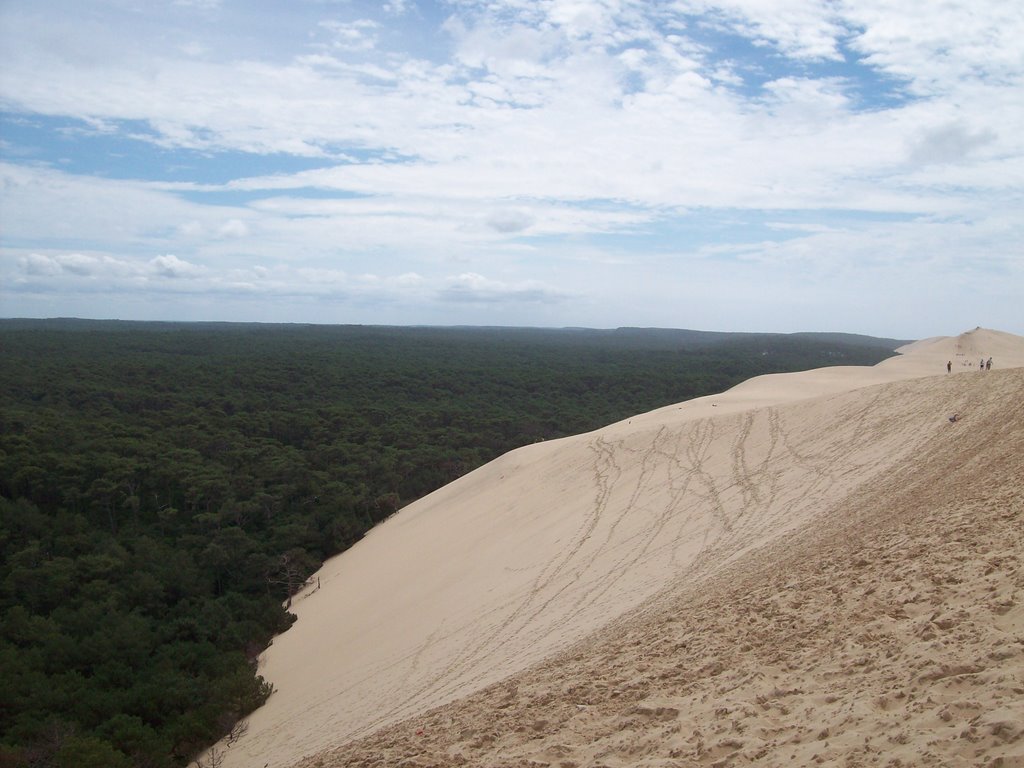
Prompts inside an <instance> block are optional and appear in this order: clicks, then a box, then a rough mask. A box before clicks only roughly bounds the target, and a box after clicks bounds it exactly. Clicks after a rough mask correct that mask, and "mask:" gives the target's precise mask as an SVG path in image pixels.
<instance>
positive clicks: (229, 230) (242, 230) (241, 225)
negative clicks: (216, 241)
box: [217, 219, 249, 237]
mask: <svg viewBox="0 0 1024 768" xmlns="http://www.w3.org/2000/svg"><path fill="white" fill-rule="evenodd" d="M217 234H218V235H220V236H221V237H245V236H247V235H248V234H249V227H248V225H247V224H246V223H245V222H244V221H242V220H241V219H228V220H227V221H226V222H224V223H223V224H222V225H221V226H220V228H219V229H218V230H217Z"/></svg>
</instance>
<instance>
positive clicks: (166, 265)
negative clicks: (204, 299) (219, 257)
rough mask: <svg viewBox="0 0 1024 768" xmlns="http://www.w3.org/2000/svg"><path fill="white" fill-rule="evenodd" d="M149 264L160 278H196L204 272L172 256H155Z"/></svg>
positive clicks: (200, 268)
mask: <svg viewBox="0 0 1024 768" xmlns="http://www.w3.org/2000/svg"><path fill="white" fill-rule="evenodd" d="M149 263H150V265H151V266H152V267H153V269H154V271H155V272H156V274H158V275H160V276H161V277H169V278H179V277H198V276H199V275H202V274H204V273H205V272H206V270H205V269H203V268H202V267H199V266H196V265H195V264H190V263H189V262H187V261H183V260H182V259H179V258H178V257H177V256H175V255H173V254H167V255H166V256H155V257H154V258H153V259H151V260H150V262H149Z"/></svg>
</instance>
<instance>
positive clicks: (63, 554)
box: [0, 321, 895, 768]
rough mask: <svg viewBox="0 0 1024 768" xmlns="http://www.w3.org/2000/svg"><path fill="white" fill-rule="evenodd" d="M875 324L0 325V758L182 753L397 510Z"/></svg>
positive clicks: (168, 762)
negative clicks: (324, 583) (762, 330)
mask: <svg viewBox="0 0 1024 768" xmlns="http://www.w3.org/2000/svg"><path fill="white" fill-rule="evenodd" d="M877 344H878V340H873V339H862V338H853V337H826V338H814V337H805V338H798V337H792V336H764V335H750V334H745V335H735V334H706V333H696V332H689V331H653V330H643V329H621V330H619V331H575V330H573V331H569V330H565V331H539V330H526V329H473V328H462V329H455V328H448V329H431V328H404V329H400V328H367V327H327V326H256V325H217V324H163V323H145V324H140V323H98V322H84V321H83V322H76V321H0V354H2V358H0V617H2V622H0V680H2V681H3V683H2V685H0V767H2V766H8V765H25V766H64V765H68V766H72V765H73V766H92V765H97V766H100V765H102V766H115V767H116V766H139V767H140V768H141V767H145V768H161V767H163V766H168V767H169V766H174V765H180V764H182V763H184V762H185V761H186V760H187V759H188V758H189V757H191V756H192V755H194V754H195V753H196V752H197V751H198V750H199V749H201V748H203V747H205V746H206V745H208V744H210V743H212V742H213V741H214V740H216V739H218V738H220V737H221V736H223V735H225V734H226V733H227V732H228V731H229V730H230V729H231V728H232V727H233V725H234V724H235V722H236V721H237V720H238V719H239V718H241V717H244V716H245V715H246V714H247V713H248V712H250V711H252V710H253V709H254V708H256V707H258V706H259V705H260V704H261V703H262V702H263V701H265V700H266V698H267V696H269V695H270V693H271V689H270V686H269V685H268V684H267V683H266V682H265V681H264V680H263V679H262V678H260V677H258V676H256V674H255V670H254V666H253V662H254V660H255V658H256V655H257V654H258V653H259V652H260V650H261V649H263V648H264V647H265V646H266V644H267V642H268V641H269V640H270V638H271V637H272V636H273V635H274V634H275V633H278V632H281V631H284V630H285V629H287V627H288V626H289V625H290V623H291V621H292V619H293V617H292V616H291V615H290V614H288V613H287V611H286V608H285V607H284V605H285V601H287V599H288V598H289V597H290V596H291V595H292V594H294V593H295V592H296V591H297V590H299V589H301V588H302V586H303V584H304V583H305V580H306V579H307V578H308V576H309V575H310V574H311V573H312V572H313V571H314V570H315V569H316V568H317V567H318V566H319V564H320V563H321V562H322V561H323V560H324V559H325V558H327V557H328V556H330V555H332V554H335V553H337V552H338V551H340V550H343V549H345V548H346V547H348V546H350V545H351V544H353V543H354V542H355V541H357V540H358V539H359V538H360V537H361V536H362V535H363V534H364V533H365V532H366V530H367V529H368V528H370V527H371V526H372V525H374V524H375V523H377V522H379V521H380V520H383V519H384V518H386V517H387V516H388V515H390V514H392V513H393V512H395V511H396V510H397V509H399V508H400V507H401V506H402V505H403V504H406V503H408V502H410V501H412V500H414V499H416V498H418V497H420V496H423V495H424V494H426V493H429V492H430V491H432V490H434V489H435V488H438V487H440V486H441V485H443V484H445V483H447V482H449V481H451V480H454V479H455V478H456V477H458V476H460V475H461V474H464V473H465V472H468V471H470V470H472V469H474V468H475V467H477V466H479V465H481V464H483V463H484V462H486V461H488V460H490V459H492V458H494V457H496V456H498V455H499V454H501V453H503V452H505V451H507V450H510V449H512V448H514V447H517V446H519V445H523V444H526V443H530V442H534V441H536V440H540V439H547V438H553V437H560V436H563V435H566V434H572V433H577V432H582V431H587V430H591V429H595V428H597V427H600V426H602V425H604V424H607V423H611V422H614V421H617V420H619V419H622V418H626V417H628V416H630V415H633V414H636V413H640V412H644V411H647V410H650V409H652V408H655V407H659V406H662V405H666V404H669V403H672V402H677V401H680V400H684V399H687V398H691V397H694V396H698V395H703V394H710V393H714V392H719V391H722V390H724V389H726V388H728V387H729V386H731V385H733V384H736V383H737V382H739V381H741V380H743V379H746V378H749V377H750V376H754V375H757V374H760V373H767V372H772V371H784V370H798V369H803V368H811V367H819V366H821V365H827V364H836V363H842V364H872V363H875V362H877V361H878V360H880V359H882V358H884V357H886V356H888V353H887V352H886V351H884V349H882V348H881V347H879V346H877ZM893 346H895V344H894V345H893Z"/></svg>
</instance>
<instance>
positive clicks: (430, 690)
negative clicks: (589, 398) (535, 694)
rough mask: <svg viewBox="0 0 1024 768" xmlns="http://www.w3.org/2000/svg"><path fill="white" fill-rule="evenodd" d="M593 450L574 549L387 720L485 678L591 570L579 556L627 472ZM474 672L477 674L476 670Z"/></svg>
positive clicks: (598, 443) (602, 449) (606, 448)
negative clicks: (589, 499)
mask: <svg viewBox="0 0 1024 768" xmlns="http://www.w3.org/2000/svg"><path fill="white" fill-rule="evenodd" d="M589 448H590V450H591V452H592V454H593V463H592V468H593V473H594V486H595V496H594V503H593V505H592V506H591V508H590V510H589V512H588V513H587V514H586V515H585V517H584V518H583V520H582V522H581V524H580V526H579V528H578V529H577V531H576V533H575V534H574V536H573V538H572V542H571V545H570V546H569V547H568V548H567V549H566V550H564V551H563V552H562V553H560V554H559V555H558V556H557V557H554V558H552V559H551V560H549V561H548V562H547V564H545V565H544V566H543V567H542V569H541V571H540V573H539V574H538V575H537V577H536V579H534V581H533V584H532V585H531V586H530V588H529V591H528V592H527V594H526V595H525V596H524V597H521V598H519V599H516V600H513V601H510V602H507V603H504V604H503V605H501V606H498V607H496V608H495V609H493V610H492V611H491V613H502V612H504V611H506V610H508V609H509V608H511V610H510V611H509V612H508V613H507V614H506V615H505V616H504V618H502V619H501V620H500V621H498V622H497V623H496V624H495V625H493V626H492V627H490V628H489V629H487V630H486V631H484V632H481V633H479V635H478V637H477V639H476V640H475V641H474V642H472V643H471V644H470V645H468V646H467V647H465V648H464V649H463V650H462V651H461V652H459V653H458V654H457V655H456V656H454V657H453V658H452V659H451V661H450V662H449V663H448V664H446V665H444V666H443V668H441V669H440V670H439V671H438V672H437V673H435V674H434V675H432V676H431V677H430V678H428V679H426V680H424V681H423V682H422V683H420V684H419V685H418V686H417V687H416V690H415V691H413V692H411V693H410V694H407V696H406V701H405V702H403V704H402V705H399V706H396V707H395V708H394V709H393V710H392V711H391V712H389V713H387V714H385V715H384V716H383V717H384V719H387V718H389V717H390V716H391V715H392V714H394V713H395V712H398V711H400V710H401V709H404V708H406V706H407V705H408V703H409V702H410V701H416V700H418V699H420V698H423V697H436V696H437V695H438V694H440V693H441V692H443V691H444V690H445V689H446V688H452V689H458V688H461V687H464V686H466V685H467V684H468V685H471V684H473V683H474V682H476V681H478V680H480V679H482V678H484V677H485V676H486V674H487V668H483V669H482V670H480V666H481V662H483V660H484V659H486V658H487V656H488V655H489V654H490V653H492V652H493V651H494V649H495V648H497V647H499V645H500V646H505V645H509V644H511V643H514V642H515V641H516V639H517V638H518V637H519V635H520V634H521V633H522V632H523V631H524V630H525V629H526V628H528V627H529V626H530V624H531V622H533V621H534V619H536V617H537V616H539V615H540V614H541V613H543V611H544V610H545V609H546V608H547V607H548V606H549V605H550V603H551V602H553V601H554V600H555V599H557V598H558V597H559V596H560V595H561V594H562V593H563V592H564V591H565V590H566V589H568V588H569V586H571V584H572V583H574V582H575V581H576V580H577V579H578V577H579V574H580V573H581V572H582V571H583V570H585V567H586V563H585V562H583V561H580V559H579V557H578V555H579V553H580V552H581V551H582V550H583V548H584V547H585V546H586V545H587V542H589V541H590V540H591V538H592V536H593V534H594V532H595V530H597V528H598V525H599V523H600V521H601V519H602V517H603V516H604V514H605V512H606V510H607V507H608V503H609V499H610V498H611V494H612V491H613V489H614V487H615V483H616V480H617V479H618V477H619V475H620V474H621V469H620V467H619V466H618V464H617V461H616V456H615V448H614V446H612V445H610V444H609V443H607V442H606V441H605V440H604V439H603V438H601V437H598V438H597V439H595V440H594V441H593V442H592V443H591V444H590V445H589ZM573 572H575V575H573ZM560 579H563V580H564V583H562V584H560V585H559V586H558V587H557V589H556V590H555V591H554V592H553V593H552V594H545V592H547V591H550V590H551V589H552V587H555V586H556V585H558V582H559V580H560ZM474 626H476V627H477V628H479V625H478V624H476V623H474V624H471V625H469V626H467V627H466V628H464V631H465V632H470V633H471V632H473V629H474ZM474 670H477V671H476V672H474ZM442 681H447V683H448V685H447V686H446V685H440V683H442Z"/></svg>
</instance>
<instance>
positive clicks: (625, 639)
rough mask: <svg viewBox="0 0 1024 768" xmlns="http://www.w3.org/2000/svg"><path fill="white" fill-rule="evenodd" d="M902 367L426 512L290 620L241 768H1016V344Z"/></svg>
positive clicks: (589, 441)
mask: <svg viewBox="0 0 1024 768" xmlns="http://www.w3.org/2000/svg"><path fill="white" fill-rule="evenodd" d="M912 346H913V348H912V349H910V350H908V351H907V354H906V355H905V356H904V357H902V358H898V359H894V360H892V361H886V362H885V363H882V364H881V365H879V366H875V367H874V368H868V369H859V368H844V369H823V370H822V371H814V372H807V373H806V374H786V375H783V376H769V377H760V378H759V379H754V380H751V381H750V382H747V383H745V384H744V385H741V386H740V387H737V388H735V389H734V390H730V391H729V392H728V393H723V394H722V395H720V396H716V397H714V398H701V399H700V400H698V401H692V402H690V403H685V404H681V405H680V406H671V407H669V408H665V409H660V410H658V411H655V412H652V413H651V414H645V415H642V416H638V417H636V418H634V419H629V420H626V421H624V422H620V423H619V424H615V425H611V426H610V427H607V428H605V429H602V430H598V431H596V432H593V433H589V434H587V435H580V436H577V437H574V438H568V439H566V440H560V441H553V442H551V443H547V444H541V445H537V446H530V447H528V448H525V449H521V450H519V451H514V452H512V453H510V454H508V455H507V456H505V457H503V458H502V459H499V460H498V461H496V462H492V463H491V464H489V465H487V466H486V467H484V468H481V469H480V470H478V471H477V472H474V473H471V474H470V475H467V476H466V477H464V478H462V479H460V480H459V481H456V482H455V483H453V484H451V485H450V486H447V487H446V488H444V489H441V490H440V491H438V492H437V493H435V494H432V495H431V496H429V497H427V498H426V499H423V500H421V501H420V502H417V503H416V504H414V505H411V506H410V507H407V508H406V509H405V510H403V511H402V512H401V513H400V514H399V515H397V516H396V517H395V518H393V519H392V520H390V521H388V523H386V524H385V525H383V526H380V527H379V528H378V529H376V530H375V531H374V532H373V533H372V534H371V535H370V536H368V537H367V539H365V540H364V541H363V542H361V543H360V544H359V545H357V547H355V548H353V549H352V550H350V551H348V552H346V553H345V554H343V555H342V556H340V557H338V558H335V559H334V560H332V561H330V562H329V563H328V564H326V565H325V567H324V569H323V570H322V571H321V573H320V579H321V585H322V588H321V589H320V590H319V591H317V592H315V593H313V594H311V595H309V596H308V597H307V598H305V599H304V600H302V601H300V602H299V603H298V604H297V610H298V613H299V622H298V623H297V624H296V626H295V627H294V628H293V629H292V630H290V631H289V632H287V633H285V634H284V635H282V636H281V637H279V638H278V639H277V640H276V641H275V643H274V646H273V647H272V648H271V649H270V650H269V651H268V653H267V654H266V655H265V659H264V667H263V669H262V672H263V674H264V675H266V676H267V677H268V679H270V680H271V681H272V682H274V684H275V686H277V688H278V691H277V692H276V693H275V694H274V696H272V697H271V699H270V700H269V702H268V703H267V705H266V706H265V707H264V708H263V709H261V710H259V711H258V712H256V713H254V715H253V716H252V718H251V720H250V725H249V732H248V733H247V734H246V735H245V736H244V737H243V738H242V739H241V740H240V741H239V742H238V743H236V744H235V745H234V746H232V747H231V748H230V749H229V750H227V751H226V756H227V760H226V762H225V764H226V765H228V766H233V765H239V766H241V765H263V764H264V763H268V764H269V765H270V766H272V767H275V768H276V766H285V765H291V764H293V763H295V762H296V761H298V760H299V758H301V757H302V756H304V755H309V756H310V757H309V758H308V759H306V760H304V761H302V762H301V765H302V766H303V768H310V767H312V766H342V765H367V766H369V765H381V766H384V765H389V766H390V765H409V766H414V765H423V766H425V765H437V766H441V765H454V764H472V765H481V766H484V765H488V766H496V765H557V766H564V768H570V766H598V765H607V766H616V765H657V766H662V765H664V766H669V765H704V764H708V765H711V764H720V765H731V764H743V763H744V762H746V763H753V762H757V763H758V764H764V765H773V764H782V763H786V764H790V763H791V761H795V764H813V763H816V762H829V763H834V764H838V763H840V762H841V763H842V764H844V765H847V764H848V765H858V764H864V765H868V764H873V763H876V762H879V761H881V764H885V762H886V761H888V760H890V759H894V758H896V757H899V758H900V759H902V760H904V764H915V763H916V764H934V765H941V764H949V765H963V764H971V765H974V764H985V762H984V760H988V759H990V758H995V757H1002V758H1004V759H1012V760H1016V759H1018V758H1019V759H1022V760H1024V757H1021V755H1022V752H1021V749H1022V745H1024V742H1021V741H1020V740H1019V736H1020V733H1021V731H1020V726H1019V725H1017V724H1018V723H1020V722H1021V720H1022V717H1021V716H1022V714H1024V712H1022V710H1021V706H1020V704H1019V702H1021V701H1024V696H1022V695H1021V694H1022V692H1024V688H1022V684H1024V683H1022V678H1021V671H1022V666H1021V665H1022V650H1024V646H1022V642H1024V626H1022V622H1024V615H1022V612H1021V610H1019V605H1018V601H1019V600H1020V597H1021V595H1020V590H1021V589H1022V587H1024V583H1022V582H1021V575H1020V573H1021V572H1020V557H1021V540H1020V537H1021V529H1022V522H1024V520H1022V515H1024V509H1022V507H1024V499H1022V494H1024V481H1022V479H1021V478H1024V463H1022V461H1024V460H1022V459H1021V458H1020V457H1021V456H1024V411H1022V407H1024V406H1022V405H1021V403H1022V401H1024V397H1022V396H1024V371H1021V370H999V365H1000V362H1002V364H1003V365H1004V366H1005V365H1010V364H1014V365H1024V340H1022V339H1019V337H1013V336H1009V335H1007V334H997V333H995V332H990V331H982V330H979V331H975V332H972V333H971V334H965V335H963V336H961V337H958V338H956V339H936V340H930V341H929V342H928V343H926V344H922V343H918V344H916V345H912ZM957 348H960V349H968V350H969V351H970V353H971V354H972V356H973V355H975V354H976V355H978V357H979V358H980V356H981V355H983V354H985V352H984V351H983V350H984V349H991V350H992V351H991V352H989V353H988V354H991V356H992V357H993V358H994V362H995V365H996V370H993V371H990V372H986V373H979V372H978V371H977V368H976V367H975V368H974V369H973V373H970V372H969V371H970V369H966V368H965V372H964V373H963V374H962V375H953V376H949V375H946V374H945V364H946V359H947V357H949V356H950V355H951V353H952V352H953V350H955V349H957ZM979 349H980V350H982V351H979ZM965 354H966V353H965ZM975 365H976V363H975ZM954 370H956V369H954ZM933 374H937V375H933ZM922 376H924V377H925V378H921V377H922ZM953 413H957V414H959V415H960V416H961V417H962V418H961V419H960V420H959V421H957V422H956V423H952V422H950V421H949V419H948V417H949V416H950V415H952V414H953ZM385 726H390V727H387V728H385V729H384V730H378V729H380V728H382V727H385ZM375 731H376V733H374V732H375ZM371 734H373V735H371ZM361 737H363V740H359V739H360V738H361ZM1014 750H1016V751H1014ZM883 758H884V759H883ZM723 761H724V762H723ZM944 761H945V763H944ZM979 761H980V762H979ZM1004 764H1013V763H1005V762H1004Z"/></svg>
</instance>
